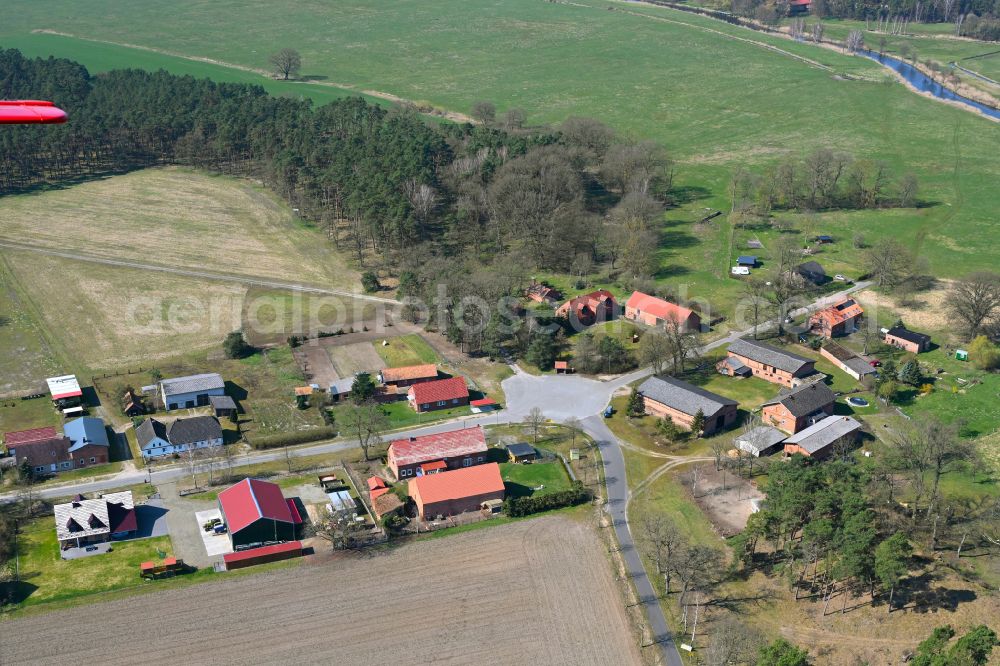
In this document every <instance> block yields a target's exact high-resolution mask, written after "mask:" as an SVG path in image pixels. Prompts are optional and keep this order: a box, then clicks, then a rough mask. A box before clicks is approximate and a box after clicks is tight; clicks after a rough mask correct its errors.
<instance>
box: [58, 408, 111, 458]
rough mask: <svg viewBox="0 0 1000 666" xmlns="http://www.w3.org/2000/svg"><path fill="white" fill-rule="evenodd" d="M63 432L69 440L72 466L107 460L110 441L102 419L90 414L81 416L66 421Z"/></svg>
mask: <svg viewBox="0 0 1000 666" xmlns="http://www.w3.org/2000/svg"><path fill="white" fill-rule="evenodd" d="M63 434H64V435H65V436H66V437H67V438H68V439H69V440H70V446H69V455H70V457H71V458H72V459H73V460H74V467H77V468H79V467H86V466H87V465H100V464H103V463H106V462H108V460H109V457H108V456H109V454H110V451H111V443H110V442H109V441H108V430H107V428H106V427H105V425H104V421H102V420H101V419H99V418H95V417H92V416H82V417H80V418H78V419H73V420H72V421H67V422H66V424H65V425H64V426H63Z"/></svg>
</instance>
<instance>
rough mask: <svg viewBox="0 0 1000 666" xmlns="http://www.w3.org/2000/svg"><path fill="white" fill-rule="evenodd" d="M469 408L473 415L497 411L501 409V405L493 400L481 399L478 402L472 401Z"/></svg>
mask: <svg viewBox="0 0 1000 666" xmlns="http://www.w3.org/2000/svg"><path fill="white" fill-rule="evenodd" d="M469 407H471V408H472V413H473V414H482V413H483V412H492V411H493V410H495V409H500V403H499V402H497V401H496V400H494V399H493V398H479V399H478V400H470V401H469Z"/></svg>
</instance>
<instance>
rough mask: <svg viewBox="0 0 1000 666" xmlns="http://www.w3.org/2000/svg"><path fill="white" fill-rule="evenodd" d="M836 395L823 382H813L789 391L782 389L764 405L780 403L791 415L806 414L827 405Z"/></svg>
mask: <svg viewBox="0 0 1000 666" xmlns="http://www.w3.org/2000/svg"><path fill="white" fill-rule="evenodd" d="M836 399H837V396H836V395H834V393H833V391H831V390H830V388H829V387H828V386H827V385H826V384H824V383H823V382H813V383H811V384H804V385H802V386H799V387H798V388H794V389H791V390H790V391H782V392H781V393H779V394H778V395H777V397H775V398H774V399H773V400H768V401H767V402H765V403H764V405H776V404H778V403H781V404H782V405H784V406H785V409H787V410H788V411H789V412H790V413H791V415H792V416H795V417H799V416H808V415H809V414H812V413H813V412H815V411H817V410H819V409H822V408H823V407H825V406H826V405H829V404H830V403H832V402H833V401H834V400H836Z"/></svg>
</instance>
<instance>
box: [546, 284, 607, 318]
mask: <svg viewBox="0 0 1000 666" xmlns="http://www.w3.org/2000/svg"><path fill="white" fill-rule="evenodd" d="M609 298H610V299H611V302H612V304H613V303H614V302H615V297H614V294H612V293H611V292H610V291H608V290H606V289H598V290H597V291H592V292H590V293H589V294H583V295H582V296H577V297H576V298H571V299H569V300H568V301H566V302H565V303H563V304H562V305H560V306H559V310H558V312H562V313H566V312H568V311H569V310H573V311H574V312H576V313H580V312H583V311H584V310H587V309H590V310H591V311H594V310H595V309H596V308H597V306H598V305H600V304H601V303H602V302H603V301H605V300H607V299H609Z"/></svg>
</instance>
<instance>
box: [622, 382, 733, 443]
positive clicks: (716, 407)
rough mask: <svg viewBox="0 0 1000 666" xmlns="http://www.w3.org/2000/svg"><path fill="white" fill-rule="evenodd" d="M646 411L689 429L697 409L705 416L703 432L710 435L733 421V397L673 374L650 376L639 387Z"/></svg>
mask: <svg viewBox="0 0 1000 666" xmlns="http://www.w3.org/2000/svg"><path fill="white" fill-rule="evenodd" d="M639 393H640V394H641V395H642V400H643V403H644V405H645V408H646V413H647V414H650V415H652V416H656V417H657V418H661V419H665V418H669V419H670V420H672V421H673V422H674V423H675V424H677V425H678V426H680V427H682V428H687V429H688V430H690V429H691V424H692V423H693V422H694V417H695V415H697V413H698V411H699V410H700V411H701V412H702V414H703V415H704V416H705V427H704V430H703V431H702V432H703V434H705V435H711V434H713V433H715V432H718V431H719V430H722V429H723V428H726V427H727V426H730V425H732V424H733V422H734V421H736V408H737V405H738V403H737V402H736V401H735V400H730V399H729V398H724V397H722V396H721V395H717V394H715V393H712V392H711V391H706V390H705V389H703V388H701V387H698V386H695V385H694V384H688V383H687V382H682V381H681V380H679V379H674V378H673V377H650V378H649V379H647V380H646V381H644V382H643V383H642V384H641V385H640V386H639Z"/></svg>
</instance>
